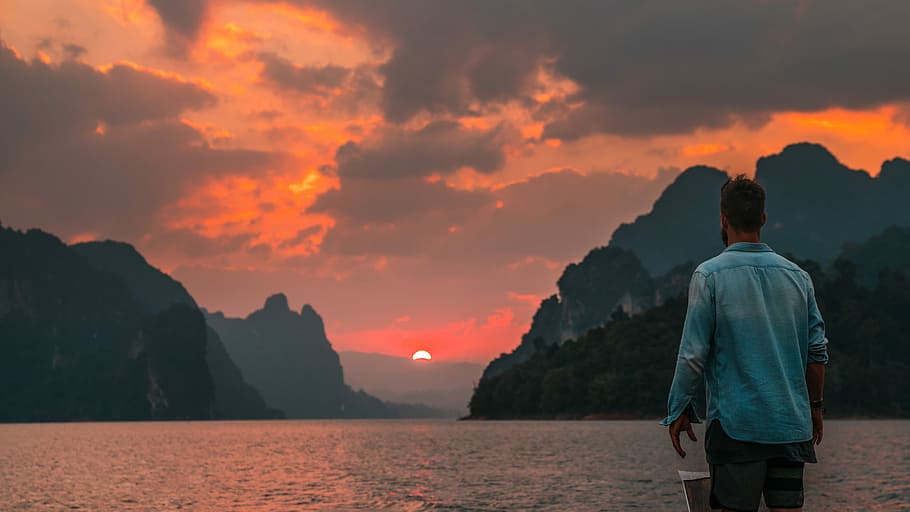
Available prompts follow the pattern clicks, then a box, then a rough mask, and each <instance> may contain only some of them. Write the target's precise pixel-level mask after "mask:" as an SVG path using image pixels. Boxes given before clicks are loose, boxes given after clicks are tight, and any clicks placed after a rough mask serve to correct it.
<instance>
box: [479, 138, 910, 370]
mask: <svg viewBox="0 0 910 512" xmlns="http://www.w3.org/2000/svg"><path fill="white" fill-rule="evenodd" d="M729 177H730V176H729V175H728V174H727V173H725V172H724V171H721V170H719V169H715V168H712V167H707V166H694V167H690V168H688V169H686V170H685V171H684V172H682V173H681V174H680V175H679V176H678V177H677V178H676V179H675V180H674V181H673V182H672V183H671V184H670V185H668V186H667V188H666V189H665V190H664V191H663V193H662V194H661V195H660V197H659V198H658V199H657V201H655V203H654V206H653V208H652V209H651V211H650V212H648V213H645V214H643V215H640V216H638V217H637V218H636V219H635V220H634V221H633V222H630V223H624V224H622V225H620V226H619V227H618V228H617V229H616V230H615V231H614V232H613V235H612V237H611V239H610V242H609V244H608V245H607V246H606V247H600V248H597V249H593V250H592V251H591V252H590V253H589V254H588V255H587V256H585V258H584V259H583V260H582V262H581V263H578V264H575V263H573V264H570V265H569V266H567V267H566V269H565V271H564V272H563V276H562V277H560V279H559V282H557V287H558V289H559V293H558V294H557V295H552V296H550V297H548V298H547V299H545V300H544V301H542V302H541V304H540V307H539V308H538V310H537V312H536V313H535V314H534V318H533V320H532V323H531V328H530V330H529V331H528V332H527V333H526V334H525V335H524V336H522V338H521V341H520V342H519V344H518V346H517V347H516V348H515V349H514V350H513V351H511V352H509V353H504V354H502V355H500V356H498V357H496V358H495V359H493V360H492V361H491V362H490V363H489V365H488V366H487V368H486V369H485V370H484V374H483V378H484V379H487V378H490V377H492V376H494V375H498V374H499V373H502V372H503V371H504V370H506V369H508V368H510V367H511V366H513V365H514V364H516V363H519V362H523V361H526V360H528V359H529V358H530V357H531V356H532V355H533V354H534V353H536V352H537V351H538V350H539V349H540V348H543V347H546V346H549V345H552V344H558V343H561V342H562V341H564V340H566V339H570V338H573V337H576V336H579V335H581V334H583V333H584V332H586V330H588V329H590V328H591V327H595V326H597V325H600V324H603V323H605V322H608V321H609V320H610V317H611V315H612V313H613V312H614V310H615V308H616V307H617V306H619V305H622V306H623V308H624V310H625V311H626V312H627V313H636V312H639V311H641V310H642V309H643V308H647V307H650V306H653V305H660V304H661V303H662V302H663V300H664V299H665V298H666V297H670V296H673V295H675V294H676V293H677V292H678V291H679V290H680V289H685V287H687V286H688V278H689V277H690V276H691V272H692V270H693V269H694V267H695V265H696V264H697V263H699V262H701V261H704V260H706V259H708V258H710V257H712V256H714V255H716V254H717V253H719V252H720V251H721V250H722V249H723V246H722V242H721V237H720V187H721V186H722V185H723V184H724V183H725V182H726V181H727V179H729ZM755 179H756V180H757V181H758V182H759V183H761V184H762V186H764V187H765V189H766V191H767V194H768V195H767V201H766V203H767V204H766V210H767V213H768V223H767V225H766V226H765V228H764V229H763V230H762V238H763V240H765V241H766V242H768V243H769V244H770V245H771V247H772V248H774V249H775V250H776V251H777V252H779V253H781V254H792V255H795V256H797V257H799V258H808V259H813V260H817V261H819V262H821V263H822V264H827V263H829V262H830V261H831V260H832V259H833V258H834V257H835V256H837V255H838V253H839V252H840V251H841V249H842V248H843V247H844V245H845V244H851V243H852V244H857V243H860V242H863V241H865V240H866V238H868V237H870V236H872V235H873V234H876V233H879V232H880V231H882V230H883V229H885V228H886V227H888V226H891V225H898V226H907V225H910V208H908V207H907V206H906V195H907V194H910V161H907V160H905V159H902V158H894V159H892V160H889V161H887V162H885V163H884V164H883V165H882V169H881V172H880V173H879V175H878V176H877V177H875V178H873V177H871V176H870V175H869V174H868V173H866V172H865V171H856V170H852V169H849V168H847V167H846V166H844V165H843V164H841V163H840V162H839V161H838V160H837V159H836V158H835V157H834V155H832V154H831V153H830V152H829V151H828V150H827V149H826V148H824V147H823V146H821V145H818V144H811V143H799V144H792V145H789V146H787V147H785V148H784V149H783V150H782V151H781V152H780V153H779V154H776V155H770V156H766V157H762V158H760V159H759V160H758V162H757V165H756V176H755ZM609 251H614V252H613V253H610V252H609ZM620 255H623V256H620ZM620 261H621V262H622V263H620ZM642 269H643V270H642ZM631 276H637V277H636V278H635V279H632V278H631ZM866 278H867V282H868V280H869V279H871V278H869V277H868V276H866ZM567 282H573V283H576V285H575V286H574V287H567V286H565V284H566V283H567ZM648 283H650V284H648ZM585 286H588V287H590V289H592V290H598V289H611V290H614V293H615V290H625V293H624V294H623V293H621V294H620V295H621V296H622V297H624V298H625V299H626V301H625V303H621V302H622V301H619V300H610V298H607V297H601V298H600V299H599V300H591V299H592V297H591V296H587V297H584V298H581V295H584V292H583V290H584V288H585ZM648 286H651V287H652V289H653V294H652V293H648V289H649V288H648ZM579 293H581V295H579ZM611 297H612V296H611ZM579 320H580V321H579Z"/></svg>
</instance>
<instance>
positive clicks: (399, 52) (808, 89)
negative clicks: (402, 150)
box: [296, 0, 910, 139]
mask: <svg viewBox="0 0 910 512" xmlns="http://www.w3.org/2000/svg"><path fill="white" fill-rule="evenodd" d="M296 3H298V4H305V5H316V6H319V7H321V8H323V9H326V10H328V11H329V12H331V13H332V14H333V15H334V16H336V17H338V18H339V19H340V20H341V21H342V22H344V23H348V24H351V25H356V26H363V27H366V28H367V30H368V31H370V34H371V35H372V37H374V38H376V39H378V40H384V41H389V44H391V45H392V46H393V47H394V50H393V51H392V54H391V57H390V58H389V60H388V61H387V62H386V63H385V65H384V66H383V67H382V68H381V70H382V73H383V74H384V76H385V85H384V88H383V106H384V109H385V114H386V116H387V118H388V119H390V120H392V121H404V120H407V119H410V118H412V117H413V116H415V115H417V114H419V113H420V112H430V113H449V114H456V115H463V114H465V113H468V112H470V111H472V110H474V109H475V108H477V107H481V108H482V107H484V106H488V105H490V104H495V103H497V102H503V101H506V100H509V99H521V98H526V97H527V96H528V95H529V94H530V93H532V92H533V91H534V88H535V86H539V85H540V84H539V83H538V82H537V74H538V72H539V70H540V69H546V70H549V71H551V72H552V73H553V74H554V75H555V76H558V77H564V78H566V79H569V80H571V81H573V82H574V83H575V84H577V86H578V91H577V92H576V93H574V94H573V95H571V96H570V97H568V98H567V101H568V102H570V103H572V104H574V105H575V107H574V109H573V110H572V112H571V113H569V114H568V115H566V116H565V117H563V118H561V119H559V120H556V121H554V122H552V123H550V124H549V125H548V126H547V128H546V130H545V134H546V136H548V137H558V138H562V139H576V138H580V137H583V136H586V135H589V134H593V133H613V134H628V135H651V134H667V133H684V132H691V131H692V130H694V129H697V128H718V127H725V126H729V125H730V124H731V123H734V122H736V121H744V122H746V123H751V124H755V125H759V124H762V123H764V122H766V121H767V120H768V116H769V114H770V113H771V112H775V111H783V110H797V111H812V110H823V109H825V108H829V107H844V108H851V109H863V108H870V107H876V106H879V105H882V104H884V103H887V102H896V101H901V100H907V99H908V97H910V68H907V67H906V66H904V67H900V66H898V67H895V66H894V63H895V62H903V61H906V60H910V44H908V42H910V41H908V36H907V32H906V28H905V24H904V23H903V20H905V19H907V18H908V16H910V4H908V3H906V2H887V1H884V0H882V1H876V2H873V4H874V5H870V4H868V3H863V4H857V3H855V2H852V1H849V0H836V1H830V2H795V3H789V2H760V1H751V2H734V3H724V2H713V1H708V0H693V1H687V2H657V1H643V2H634V3H615V2H568V3H566V2H559V3H557V2H549V1H545V0H539V1H522V2H512V3H509V2H500V3H495V4H490V3H489V2H448V1H443V0H440V1H417V2H403V3H401V4H398V5H399V8H398V9H388V8H387V6H385V5H383V4H381V3H374V2H360V1H355V0H350V1H345V0H331V1H328V0H326V1H304V0H297V2H296ZM401 12H407V13H408V15H407V16H402V15H400V13H401ZM860 27H863V28H860Z"/></svg>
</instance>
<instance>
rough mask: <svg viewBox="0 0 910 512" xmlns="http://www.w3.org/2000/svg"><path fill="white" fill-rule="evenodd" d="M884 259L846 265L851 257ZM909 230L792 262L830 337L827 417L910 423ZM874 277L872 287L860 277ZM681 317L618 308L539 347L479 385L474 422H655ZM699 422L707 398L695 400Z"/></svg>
mask: <svg viewBox="0 0 910 512" xmlns="http://www.w3.org/2000/svg"><path fill="white" fill-rule="evenodd" d="M881 247H887V248H889V250H890V251H892V252H891V253H890V254H888V255H887V256H886V257H885V258H884V259H874V260H871V261H864V260H862V259H857V260H852V259H850V255H851V254H852V255H854V256H857V255H858V256H862V255H870V254H872V255H875V254H876V251H877V249H878V248H881ZM908 261H910V228H897V227H892V228H888V229H886V230H885V231H883V232H882V233H880V234H878V235H875V236H873V237H871V238H869V240H867V241H866V242H863V243H858V244H854V245H850V246H848V247H847V248H846V249H845V250H844V252H843V253H842V254H841V255H840V257H838V258H837V259H835V261H834V262H833V263H832V264H830V265H829V266H827V267H822V266H821V265H819V264H817V263H815V262H812V261H809V260H797V263H798V264H799V265H800V266H801V267H802V268H803V269H805V270H806V271H807V272H809V274H810V275H811V276H812V280H813V283H814V285H815V291H816V297H817V299H818V303H819V308H820V309H821V313H822V316H823V317H824V319H825V324H826V331H827V336H828V339H829V344H828V352H829V357H830V359H829V363H828V367H827V370H826V372H827V376H826V380H827V382H826V385H825V401H826V403H827V404H828V405H827V409H828V413H829V414H831V415H832V416H834V417H855V416H861V417H863V416H871V417H900V418H906V417H910V397H908V395H907V393H906V389H907V386H910V335H908V333H907V329H906V325H905V323H906V322H905V321H904V317H905V316H906V311H907V310H908V308H910V275H908V274H904V273H902V272H901V269H902V268H906V266H907V262H908ZM863 275H866V276H870V275H874V276H876V277H875V279H874V280H873V281H872V282H871V284H869V285H864V284H862V283H861V282H860V280H859V276H863ZM685 313H686V298H685V296H684V295H682V294H680V295H679V296H678V297H675V298H669V299H668V300H667V301H666V302H665V303H664V304H663V305H660V306H657V307H654V308H651V309H649V310H647V311H645V312H644V313H642V314H640V315H635V316H629V315H626V314H625V313H623V312H620V311H616V312H614V313H613V314H612V317H611V319H610V321H609V322H607V323H605V324H604V325H602V326H599V327H595V328H593V329H591V330H589V331H588V332H587V333H585V334H583V335H581V336H579V337H578V338H577V339H575V340H571V341H567V342H565V343H562V344H553V345H549V346H546V347H543V348H542V349H541V350H538V351H537V352H536V353H534V354H533V355H532V356H531V357H529V358H528V359H527V360H525V361H524V362H521V363H518V364H515V365H513V366H512V367H510V368H508V369H506V370H504V371H502V372H500V373H498V374H497V375H495V376H493V377H491V378H488V379H484V380H482V381H481V382H480V384H479V385H478V387H477V388H476V389H475V392H474V395H473V396H472V397H471V403H470V409H471V415H470V416H471V418H475V419H518V418H654V419H655V421H656V419H657V418H659V417H662V416H663V415H664V414H665V413H666V397H667V390H668V389H669V387H670V383H671V381H672V378H673V371H674V367H675V361H676V355H677V351H678V348H679V336H680V333H681V331H682V326H683V322H684V318H685ZM696 398H697V399H696V402H697V407H698V408H700V409H701V412H700V415H702V417H703V416H704V412H703V410H704V405H705V402H704V393H703V392H701V393H698V394H697V395H696Z"/></svg>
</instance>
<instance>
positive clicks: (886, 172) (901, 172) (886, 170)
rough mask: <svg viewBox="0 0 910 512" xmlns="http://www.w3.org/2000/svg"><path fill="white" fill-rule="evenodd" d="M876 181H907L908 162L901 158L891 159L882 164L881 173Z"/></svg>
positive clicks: (908, 176)
mask: <svg viewBox="0 0 910 512" xmlns="http://www.w3.org/2000/svg"><path fill="white" fill-rule="evenodd" d="M878 179H885V180H889V181H890V180H900V181H904V180H908V179H910V160H905V159H903V158H900V157H898V158H892V159H891V160H888V161H887V162H885V163H883V164H882V171H881V173H879V175H878Z"/></svg>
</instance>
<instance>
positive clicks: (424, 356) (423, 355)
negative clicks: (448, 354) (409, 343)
mask: <svg viewBox="0 0 910 512" xmlns="http://www.w3.org/2000/svg"><path fill="white" fill-rule="evenodd" d="M411 359H413V360H414V361H420V360H424V361H429V360H430V359H433V356H431V355H430V353H429V352H427V351H426V350H418V351H417V352H414V355H412V356H411Z"/></svg>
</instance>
